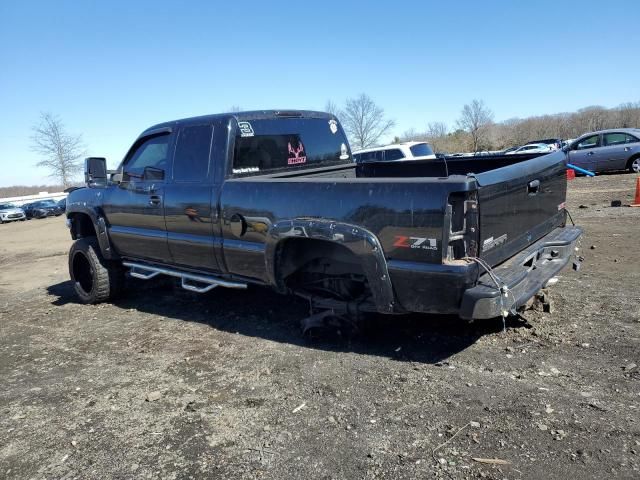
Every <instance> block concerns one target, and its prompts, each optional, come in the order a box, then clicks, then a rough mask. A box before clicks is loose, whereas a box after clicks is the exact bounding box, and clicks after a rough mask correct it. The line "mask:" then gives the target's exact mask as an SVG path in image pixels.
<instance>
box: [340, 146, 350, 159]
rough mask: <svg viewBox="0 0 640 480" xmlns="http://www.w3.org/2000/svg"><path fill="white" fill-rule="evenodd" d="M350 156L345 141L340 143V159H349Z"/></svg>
mask: <svg viewBox="0 0 640 480" xmlns="http://www.w3.org/2000/svg"><path fill="white" fill-rule="evenodd" d="M348 158H349V152H347V146H346V145H345V144H344V143H343V144H342V145H340V160H347V159H348Z"/></svg>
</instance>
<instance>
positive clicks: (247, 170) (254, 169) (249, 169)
mask: <svg viewBox="0 0 640 480" xmlns="http://www.w3.org/2000/svg"><path fill="white" fill-rule="evenodd" d="M231 171H232V172H233V173H255V172H259V171H260V169H259V168H258V167H243V168H234V169H233V170H231Z"/></svg>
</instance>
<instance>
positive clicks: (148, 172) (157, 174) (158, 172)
mask: <svg viewBox="0 0 640 480" xmlns="http://www.w3.org/2000/svg"><path fill="white" fill-rule="evenodd" d="M142 178H143V179H144V180H164V170H162V169H161V168H156V167H144V171H143V173H142Z"/></svg>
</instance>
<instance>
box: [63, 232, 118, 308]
mask: <svg viewBox="0 0 640 480" xmlns="http://www.w3.org/2000/svg"><path fill="white" fill-rule="evenodd" d="M69 275H70V276H71V280H72V281H73V287H74V289H75V291H76V295H77V296H78V298H79V299H80V301H81V302H82V303H100V302H104V301H105V300H110V299H112V298H114V297H115V296H116V295H117V294H118V293H119V292H120V289H121V287H122V283H123V281H124V272H123V269H122V267H121V266H119V265H118V264H116V263H113V262H109V261H107V260H105V259H104V258H103V257H102V254H101V253H100V246H99V245H98V239H97V238H95V237H87V238H80V239H78V240H76V241H75V242H73V245H71V250H70V251H69Z"/></svg>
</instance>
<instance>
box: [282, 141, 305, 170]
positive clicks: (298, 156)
mask: <svg viewBox="0 0 640 480" xmlns="http://www.w3.org/2000/svg"><path fill="white" fill-rule="evenodd" d="M287 147H288V149H289V158H288V159H287V165H298V164H300V163H307V155H306V154H305V152H304V145H302V141H300V140H299V141H298V146H297V147H296V148H293V147H292V146H291V142H289V143H288V144H287Z"/></svg>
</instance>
